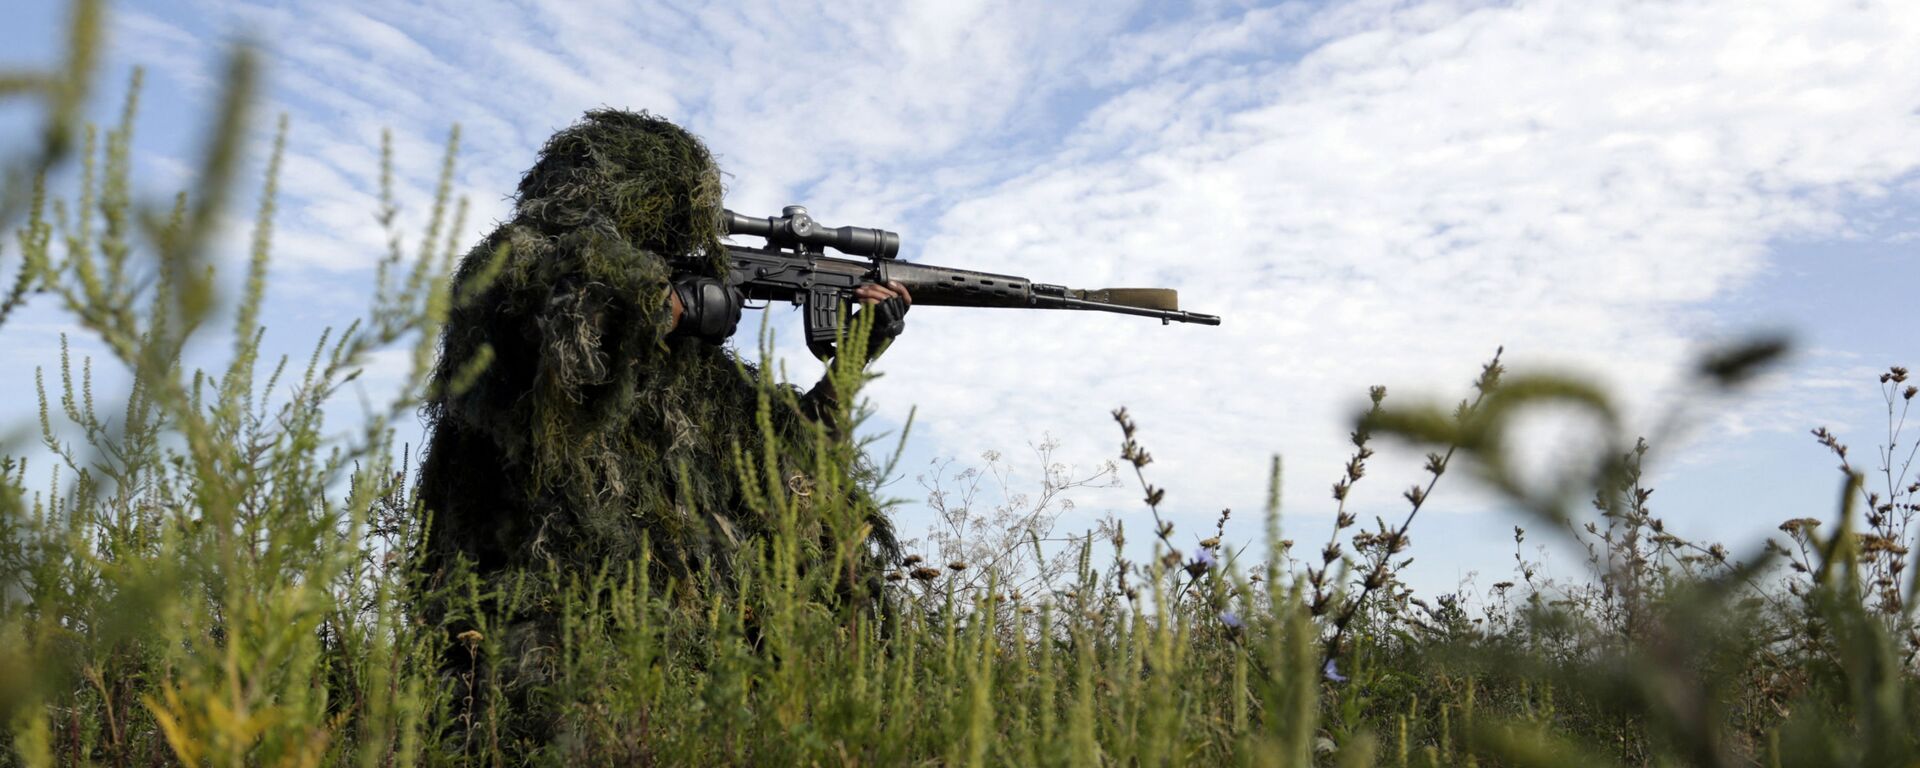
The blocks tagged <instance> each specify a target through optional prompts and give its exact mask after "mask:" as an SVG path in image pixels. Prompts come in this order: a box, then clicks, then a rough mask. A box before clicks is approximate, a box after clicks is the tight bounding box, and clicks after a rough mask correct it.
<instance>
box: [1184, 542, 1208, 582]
mask: <svg viewBox="0 0 1920 768" xmlns="http://www.w3.org/2000/svg"><path fill="white" fill-rule="evenodd" d="M1212 567H1213V553H1212V552H1209V551H1207V550H1206V549H1205V548H1201V549H1196V550H1194V551H1193V559H1192V560H1189V561H1187V573H1188V574H1190V575H1192V576H1194V577H1196V578H1198V577H1199V576H1200V574H1203V573H1206V572H1207V571H1208V569H1211V568H1212Z"/></svg>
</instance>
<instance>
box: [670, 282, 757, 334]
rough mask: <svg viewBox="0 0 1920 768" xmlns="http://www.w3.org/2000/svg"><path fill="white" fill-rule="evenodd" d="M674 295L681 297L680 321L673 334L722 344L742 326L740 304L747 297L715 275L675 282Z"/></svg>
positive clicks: (744, 301)
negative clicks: (713, 276)
mask: <svg viewBox="0 0 1920 768" xmlns="http://www.w3.org/2000/svg"><path fill="white" fill-rule="evenodd" d="M673 295H675V296H677V297H679V298H680V310H681V312H680V324H679V325H676V326H674V327H673V333H672V334H671V335H673V336H692V337H694V338H697V339H701V340H703V341H706V342H708V343H711V344H719V343H721V342H723V341H726V340H727V337H728V336H732V335H733V330H734V328H736V327H738V326H739V325H740V307H741V305H742V304H744V303H746V297H744V296H741V295H740V289H738V288H735V287H733V286H731V285H727V284H726V283H723V282H720V281H719V280H715V279H713V278H711V277H682V278H679V279H677V280H675V281H673Z"/></svg>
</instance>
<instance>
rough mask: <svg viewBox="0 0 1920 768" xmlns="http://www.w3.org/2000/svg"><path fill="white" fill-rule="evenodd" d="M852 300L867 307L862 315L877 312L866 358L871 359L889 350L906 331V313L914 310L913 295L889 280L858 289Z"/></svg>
mask: <svg viewBox="0 0 1920 768" xmlns="http://www.w3.org/2000/svg"><path fill="white" fill-rule="evenodd" d="M853 297H854V299H855V300H856V301H859V302H860V303H861V304H863V305H866V309H863V310H861V311H862V312H872V313H874V316H873V331H872V334H871V335H870V336H869V337H868V341H867V359H869V360H871V359H873V358H876V357H879V356H880V353H882V352H885V351H887V346H888V345H890V344H892V343H893V339H894V337H895V336H899V335H900V334H901V333H902V332H904V331H906V330H907V310H908V309H911V308H912V307H913V295H912V294H910V293H907V287H906V286H904V285H901V284H900V283H899V282H897V281H888V282H887V283H886V284H884V285H882V284H880V283H868V284H866V285H862V286H860V287H859V288H855V289H853Z"/></svg>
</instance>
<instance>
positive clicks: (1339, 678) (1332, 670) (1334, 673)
mask: <svg viewBox="0 0 1920 768" xmlns="http://www.w3.org/2000/svg"><path fill="white" fill-rule="evenodd" d="M1333 662H1334V660H1333V659H1327V666H1325V667H1323V668H1321V670H1320V672H1321V673H1322V674H1324V675H1326V676H1327V679H1328V680H1332V681H1334V682H1336V683H1344V682H1346V681H1347V676H1346V675H1343V674H1340V668H1339V667H1337V666H1334V663H1333Z"/></svg>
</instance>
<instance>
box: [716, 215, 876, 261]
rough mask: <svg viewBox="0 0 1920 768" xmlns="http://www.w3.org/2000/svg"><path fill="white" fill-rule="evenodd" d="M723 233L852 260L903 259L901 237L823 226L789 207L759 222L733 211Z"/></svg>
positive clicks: (866, 230)
mask: <svg viewBox="0 0 1920 768" xmlns="http://www.w3.org/2000/svg"><path fill="white" fill-rule="evenodd" d="M722 213H723V216H722V223H724V224H725V227H724V230H723V233H724V234H729V235H752V236H754V237H764V238H766V239H767V245H769V246H772V247H774V248H796V249H800V250H804V248H801V246H810V247H813V248H816V249H817V248H832V249H834V250H837V251H840V252H841V253H845V254H848V255H852V256H867V257H871V258H875V259H891V258H893V257H895V256H898V255H900V235H899V234H898V233H894V232H888V231H887V230H884V229H871V228H868V227H833V228H828V227H824V226H821V225H820V223H819V222H817V221H814V220H813V217H812V216H810V215H808V214H807V209H806V208H805V207H804V206H799V205H789V206H787V207H786V208H784V209H782V210H781V211H780V215H779V216H769V217H766V218H755V217H752V216H742V215H740V214H738V213H734V212H733V211H731V210H728V211H723V212H722Z"/></svg>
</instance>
